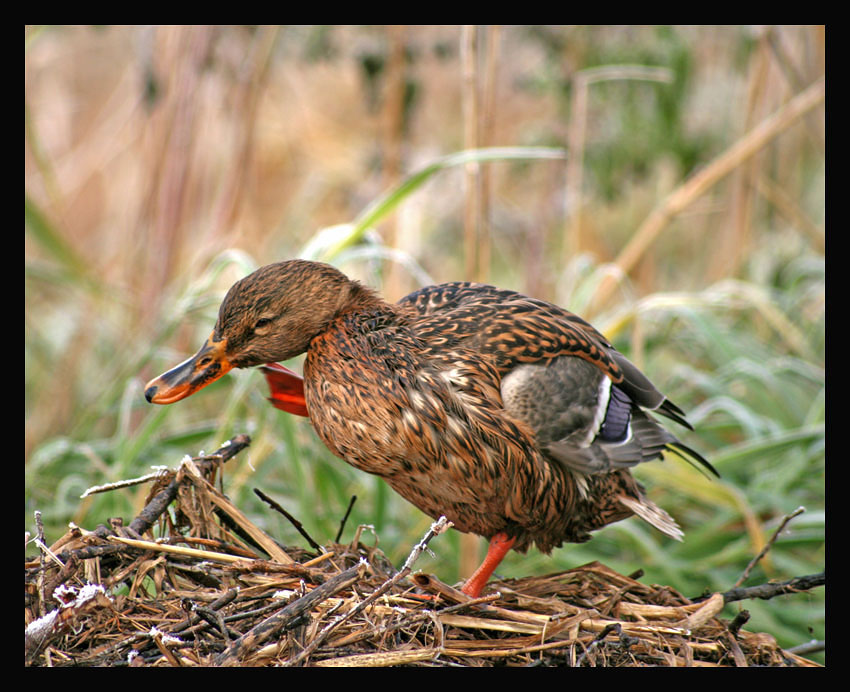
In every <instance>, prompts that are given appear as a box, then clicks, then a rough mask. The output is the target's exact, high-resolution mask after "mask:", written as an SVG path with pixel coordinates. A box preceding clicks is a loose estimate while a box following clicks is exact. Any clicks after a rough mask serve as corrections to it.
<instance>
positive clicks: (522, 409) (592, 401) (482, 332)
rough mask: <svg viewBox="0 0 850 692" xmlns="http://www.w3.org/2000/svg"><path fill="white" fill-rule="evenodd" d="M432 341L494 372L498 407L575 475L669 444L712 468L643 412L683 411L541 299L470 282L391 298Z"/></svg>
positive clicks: (652, 455)
mask: <svg viewBox="0 0 850 692" xmlns="http://www.w3.org/2000/svg"><path fill="white" fill-rule="evenodd" d="M400 304H401V305H404V306H407V307H408V308H409V309H412V310H414V311H415V313H416V314H417V315H418V318H417V323H416V332H417V334H419V335H420V336H422V337H423V339H424V340H425V341H426V342H427V343H428V344H430V345H432V347H434V348H453V347H455V346H458V345H463V346H464V347H467V348H473V349H475V350H476V351H478V352H480V353H481V354H482V356H485V355H486V356H488V357H489V358H490V359H491V360H492V362H494V363H495V365H496V368H497V369H498V371H499V373H500V375H501V392H502V399H503V404H504V407H505V409H506V410H507V411H508V412H509V413H511V414H512V415H513V416H515V417H516V418H518V419H519V420H521V421H523V422H524V423H526V424H527V425H528V426H529V427H530V428H531V429H532V430H533V431H534V433H535V436H536V439H537V442H538V444H539V446H540V448H541V449H542V451H544V453H545V454H546V455H547V456H548V457H549V458H550V459H552V460H554V461H557V462H559V463H561V464H563V465H565V466H566V467H567V468H569V469H570V470H572V471H575V472H577V473H580V474H585V475H587V474H596V473H606V472H610V471H612V470H616V469H620V468H626V467H629V466H634V465H636V464H638V463H641V462H644V461H650V460H652V459H657V458H660V457H661V454H662V452H663V451H665V450H669V451H673V452H674V453H677V454H679V455H680V456H682V457H684V458H685V459H687V460H688V461H691V462H692V463H694V462H695V463H696V464H699V465H701V466H703V467H704V468H705V469H707V470H709V471H710V472H711V473H713V474H715V475H717V472H716V470H715V469H714V468H713V466H712V465H711V464H710V463H709V462H708V461H707V460H706V459H704V458H703V457H702V456H701V455H699V454H698V453H697V452H695V451H694V450H692V449H690V448H689V447H687V446H685V445H684V444H682V443H681V442H680V441H679V440H678V439H677V438H676V437H675V436H674V435H673V434H671V433H670V432H669V431H667V430H665V429H664V428H663V427H662V426H661V425H660V424H659V423H658V422H657V421H656V420H655V419H654V418H652V417H651V416H650V415H648V414H647V412H654V413H658V414H660V415H663V416H666V417H667V418H670V419H672V420H674V421H676V422H677V423H679V424H680V425H683V426H685V427H687V428H690V427H691V426H690V425H689V424H688V422H687V420H686V419H685V417H684V415H685V414H684V412H683V411H682V410H681V409H680V408H679V407H678V406H676V405H675V404H674V403H673V402H672V401H670V400H669V399H668V398H667V397H666V396H664V395H663V394H662V393H661V392H660V391H659V390H658V389H657V388H656V387H655V386H654V385H653V384H652V382H650V380H649V379H648V378H647V377H646V376H645V375H644V374H643V373H642V372H641V371H640V370H639V369H638V368H637V367H636V366H635V365H634V364H633V363H631V362H630V361H629V360H628V359H627V358H626V357H625V356H623V354H621V353H619V352H618V351H617V350H616V349H615V348H614V347H613V346H612V345H611V344H610V343H609V342H608V340H607V339H605V337H604V336H603V335H602V334H600V333H599V332H598V331H597V330H596V329H595V328H594V327H593V326H592V325H590V324H589V323H588V322H586V321H585V320H583V319H581V318H580V317H578V316H577V315H574V314H573V313H571V312H569V311H567V310H564V309H563V308H560V307H558V306H556V305H552V304H550V303H547V302H545V301H541V300H537V299H533V298H529V297H527V296H524V295H522V294H519V293H516V292H514V291H507V290H503V289H498V288H495V287H492V286H487V285H482V284H473V283H453V284H442V285H439V286H430V287H428V288H425V289H421V290H419V291H416V292H414V293H412V294H410V295H409V296H406V297H405V298H403V299H402V300H401V301H400Z"/></svg>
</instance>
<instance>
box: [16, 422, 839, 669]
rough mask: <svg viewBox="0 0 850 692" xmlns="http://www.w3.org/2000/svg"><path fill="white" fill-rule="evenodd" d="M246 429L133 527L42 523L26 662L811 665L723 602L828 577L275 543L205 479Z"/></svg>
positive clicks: (180, 479)
mask: <svg viewBox="0 0 850 692" xmlns="http://www.w3.org/2000/svg"><path fill="white" fill-rule="evenodd" d="M249 442H250V441H249V439H248V438H247V436H244V435H243V436H237V437H236V438H234V439H233V440H231V441H230V442H229V443H227V444H226V445H224V446H223V447H222V448H221V449H220V450H219V451H218V452H217V453H216V454H214V455H210V456H205V457H196V458H194V459H189V458H188V457H187V459H186V460H184V461H183V463H182V464H181V465H180V468H179V469H177V470H174V471H165V472H162V473H159V474H155V475H152V476H151V477H149V478H145V479H137V480H136V482H150V483H151V484H152V488H151V492H150V495H149V498H148V502H147V504H146V506H145V508H144V510H143V511H142V512H141V513H140V514H139V516H138V517H136V518H135V519H134V520H133V522H132V523H131V524H130V525H129V526H124V525H123V522H121V521H112V522H111V525H110V526H109V527H106V526H100V527H98V528H97V529H96V530H94V531H86V530H84V529H82V528H79V527H74V526H72V527H71V528H70V530H69V531H68V533H67V534H66V535H65V536H63V537H62V538H61V539H60V540H59V541H57V542H56V543H55V544H54V545H52V546H50V547H48V546H46V545H44V544H43V541H40V540H39V539H38V538H37V539H36V543H38V544H39V546H40V547H41V551H40V554H39V556H38V557H35V558H28V559H27V562H26V568H25V599H26V607H25V613H26V615H25V620H26V623H25V624H26V635H25V657H26V664H27V665H29V666H430V667H436V666H463V667H466V666H794V667H797V666H815V665H816V664H814V663H812V662H811V661H808V660H807V659H805V658H803V657H801V656H800V655H797V654H795V653H791V652H788V651H784V650H782V649H781V648H780V647H779V646H778V645H777V643H776V641H775V639H774V638H773V637H772V636H771V635H769V634H761V633H752V632H748V631H746V630H745V629H744V628H743V627H742V625H743V624H744V623H745V622H746V611H745V610H742V611H740V612H739V614H738V616H736V617H735V618H733V619H732V620H731V621H729V620H725V619H722V618H720V617H719V616H718V615H719V613H720V611H721V610H722V608H723V606H724V605H725V604H726V603H729V602H730V601H734V600H740V599H742V598H750V597H759V598H767V597H771V596H773V595H778V594H781V593H791V592H796V591H799V590H802V589H805V588H811V587H812V586H817V585H820V584H822V583H823V575H814V576H813V577H801V578H799V579H797V580H792V582H789V583H787V584H769V585H764V586H763V587H748V588H745V589H733V590H732V591H730V592H727V593H725V594H724V593H716V594H713V595H709V596H706V597H705V598H703V599H700V600H698V601H692V600H689V599H687V598H685V597H684V596H682V595H681V594H679V593H677V592H676V591H675V590H673V589H671V588H670V587H666V586H654V585H646V584H643V583H641V582H640V581H638V579H639V576H640V575H639V574H635V575H631V576H623V575H620V574H618V573H616V572H614V571H613V570H611V569H608V568H607V567H605V566H604V565H602V564H599V563H595V562H594V563H591V564H588V565H584V566H582V567H578V568H576V569H572V570H568V571H566V572H561V573H558V574H552V575H549V576H545V577H529V578H525V579H513V580H504V581H497V582H492V583H491V584H490V585H489V588H488V590H487V593H486V595H484V596H482V597H481V598H478V599H470V598H469V597H468V596H466V595H465V594H464V593H462V592H460V591H458V590H457V589H455V588H453V587H451V586H449V585H447V584H443V583H442V582H440V581H439V580H438V579H437V578H436V577H434V576H432V575H428V574H422V573H417V572H414V571H413V564H414V562H415V560H416V558H417V556H418V555H419V554H420V553H421V551H422V550H424V549H425V548H426V546H427V544H428V541H430V540H431V539H432V538H434V536H436V535H437V534H439V533H440V532H442V531H443V530H445V529H446V528H447V522H445V521H444V520H441V521H438V522H436V523H435V524H434V525H433V526H432V527H431V530H430V531H429V532H428V534H427V535H426V536H424V537H423V539H422V541H421V543H419V544H418V545H416V546H412V551H411V554H410V557H409V558H408V560H407V561H406V562H405V564H404V565H403V566H402V567H401V568H400V569H396V568H395V567H394V566H393V565H392V564H390V563H389V562H388V561H387V559H386V558H385V557H384V556H383V554H382V553H381V552H380V551H379V550H377V549H376V548H369V547H366V546H364V545H363V544H361V543H360V542H359V541H358V540H357V539H355V540H354V541H353V542H352V543H351V544H349V545H339V544H332V545H328V546H325V547H324V548H322V547H320V546H316V545H313V546H312V547H311V550H309V551H308V550H304V549H289V548H287V549H284V548H282V547H281V546H279V545H278V544H277V543H275V542H274V541H273V540H272V539H271V538H270V537H269V536H268V535H266V534H265V533H264V532H263V531H262V530H260V529H259V528H258V527H257V526H256V525H255V524H253V523H252V522H251V521H250V520H249V519H248V518H247V517H245V516H244V515H243V514H242V513H241V512H239V510H238V509H237V508H236V507H235V506H233V505H232V504H231V503H230V501H229V500H228V499H227V498H226V497H225V496H224V495H222V494H221V493H220V492H219V491H218V490H217V489H216V487H215V483H214V478H215V474H216V473H217V469H218V468H219V466H220V465H221V464H222V463H223V462H225V461H227V460H228V459H230V458H232V457H233V456H235V455H236V454H237V453H238V452H239V451H240V450H241V449H244V448H245V447H246V446H247V445H248V444H249ZM114 487H115V486H111V487H110V488H95V489H92V490H91V491H89V492H100V491H106V490H110V489H113V488H114ZM167 509H170V511H166V510H167ZM296 524H297V522H296ZM154 526H157V529H158V530H157V534H158V535H159V536H161V538H159V539H156V540H154V539H152V538H151V536H152V535H153V534H152V531H151V530H152V529H153V527H154ZM358 535H359V532H358ZM754 589H756V590H758V589H762V592H758V591H754ZM764 589H767V591H764Z"/></svg>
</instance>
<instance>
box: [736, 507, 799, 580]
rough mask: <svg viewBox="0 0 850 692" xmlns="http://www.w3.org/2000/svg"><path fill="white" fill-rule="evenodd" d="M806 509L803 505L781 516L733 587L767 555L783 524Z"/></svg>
mask: <svg viewBox="0 0 850 692" xmlns="http://www.w3.org/2000/svg"><path fill="white" fill-rule="evenodd" d="M805 511H806V508H805V507H797V509H795V510H794V511H793V512H791V514H786V515H785V516H784V517H783V518H782V523H781V524H779V528H778V529H776V531H775V532H774V534H773V536H771V538H770V540H769V541H768V542H767V543H765V545H764V547H763V548H762V549H761V551H760V552H759V554H758V555H756V556H755V557H754V558H753V559H752V560H750V564H749V565H747V568H746V569H745V570H744V573H743V574H742V575H741V576H740V577H738V581H736V582H735V585H734V586H733V588H738V587H739V586H740V585H741V584H743V583H744V582H745V581H746V580H747V577H749V576H750V572H752V571H753V568H754V567H755V566H756V565H757V564H758V563H759V561H760V560H761V559H762V558H763V557H764V556H765V555H767V551H768V550H770V549H771V548H772V547H773V544H774V543H776V539H777V538H779V534H780V533H782V531H783V530H784V529H785V526H786V525H787V524H788V522H789V521H791V520H792V519H793V518H794V517H796V516H799V515H800V514H802V513H803V512H805Z"/></svg>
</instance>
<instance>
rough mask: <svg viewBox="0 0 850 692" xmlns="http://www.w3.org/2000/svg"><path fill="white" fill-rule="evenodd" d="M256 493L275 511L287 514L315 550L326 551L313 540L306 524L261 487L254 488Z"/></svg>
mask: <svg viewBox="0 0 850 692" xmlns="http://www.w3.org/2000/svg"><path fill="white" fill-rule="evenodd" d="M254 494H255V495H256V496H257V497H259V498H260V499H261V500H262V501H263V502H265V503H266V504H267V505H268V506H269V507H271V508H272V509H273V510H274V511H275V512H279V513H280V514H282V515H283V516H285V517H286V518H287V519H288V520H289V523H290V524H292V525H293V526H294V527H295V530H296V531H298V533H300V534H301V535H302V536H304V539H305V540H306V541H307V542H308V543H309V544H310V547H311V548H313V550H318V551H319V552H320V553H323V552H324V551H325V549H324V548H323V547H322V546H320V545H319V544H318V543H316V541H314V540H313V538H312V536H310V534H309V533H307V531H306V530H305V529H304V525H303V524H302V523H301V522H300V521H298V520H297V519H296V518H295V517H293V516H292V515H291V514H290V513H289V512H287V511H286V510H285V509H284V508H283V507H282V506H281V505H279V504H278V503H277V502H275V501H274V500H273V499H272V498H270V497H269V496H268V495H266V494H265V493H264V492H263V491H262V490H260V489H259V488H254Z"/></svg>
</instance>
